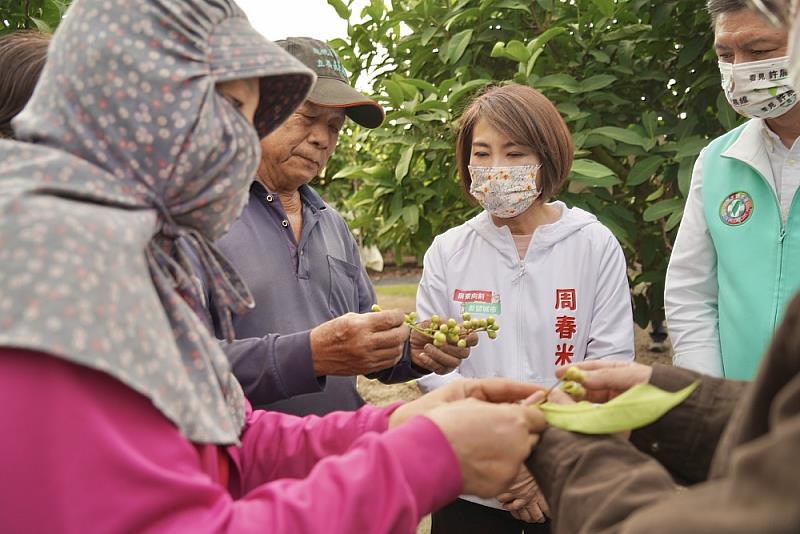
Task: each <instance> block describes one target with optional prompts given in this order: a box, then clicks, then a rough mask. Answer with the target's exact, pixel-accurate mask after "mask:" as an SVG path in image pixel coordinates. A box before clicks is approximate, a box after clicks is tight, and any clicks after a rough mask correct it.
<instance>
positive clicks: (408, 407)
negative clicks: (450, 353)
mask: <svg viewBox="0 0 800 534" xmlns="http://www.w3.org/2000/svg"><path fill="white" fill-rule="evenodd" d="M541 391H544V389H543V388H542V387H541V386H538V385H536V384H524V383H522V382H516V381H514V380H509V379H507V378H483V379H479V380H475V379H466V380H454V381H452V382H450V383H449V384H446V385H444V386H442V387H440V388H439V389H436V390H434V391H431V392H430V393H428V394H426V395H423V396H422V397H420V398H418V399H416V400H413V401H411V402H409V403H406V404H404V405H403V406H400V407H399V408H398V409H397V410H395V411H394V413H392V415H391V416H390V417H389V428H392V427H394V426H396V425H399V424H402V423H403V422H405V421H407V420H408V419H411V418H412V417H414V416H416V415H423V414H426V413H427V412H429V411H431V410H432V409H434V408H437V407H439V406H442V405H445V404H448V403H452V402H455V401H459V400H464V399H477V400H481V401H487V402H492V403H513V402H519V401H521V400H523V399H526V398H529V397H532V396H533V395H534V394H535V393H536V392H541ZM540 394H541V393H540Z"/></svg>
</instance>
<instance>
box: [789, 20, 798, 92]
mask: <svg viewBox="0 0 800 534" xmlns="http://www.w3.org/2000/svg"><path fill="white" fill-rule="evenodd" d="M797 14H798V15H800V10H798V11H797ZM798 18H799V17H798V16H793V17H792V18H791V20H792V22H791V24H792V27H791V29H790V30H789V80H790V82H789V83H790V84H791V86H792V87H794V88H795V89H796V88H798V87H800V20H798Z"/></svg>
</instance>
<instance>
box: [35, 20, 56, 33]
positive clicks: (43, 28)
mask: <svg viewBox="0 0 800 534" xmlns="http://www.w3.org/2000/svg"><path fill="white" fill-rule="evenodd" d="M31 20H32V21H33V23H34V24H35V25H36V29H37V30H39V31H40V32H43V33H52V32H53V30H52V28H50V25H49V24H47V23H46V22H45V21H43V20H42V19H37V18H36V17H31Z"/></svg>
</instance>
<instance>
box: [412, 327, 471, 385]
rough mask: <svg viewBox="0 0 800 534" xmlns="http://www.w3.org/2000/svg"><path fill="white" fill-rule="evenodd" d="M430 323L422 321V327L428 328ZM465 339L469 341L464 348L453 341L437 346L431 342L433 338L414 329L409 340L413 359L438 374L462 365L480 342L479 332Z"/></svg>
mask: <svg viewBox="0 0 800 534" xmlns="http://www.w3.org/2000/svg"><path fill="white" fill-rule="evenodd" d="M430 323H431V322H430V321H424V322H422V323H420V327H422V328H427V327H428V326H429V325H430ZM464 339H465V341H466V342H467V346H466V347H465V348H463V349H462V348H459V347H457V346H456V345H453V344H452V343H445V344H444V346H443V347H437V346H435V345H434V344H433V343H431V338H429V337H428V336H425V335H423V334H420V333H419V332H417V331H416V330H412V331H411V338H410V340H409V342H410V345H411V361H413V362H414V363H415V364H416V365H418V366H420V367H422V368H424V369H428V370H429V371H433V372H434V373H436V374H439V375H444V374H447V373H449V372H451V371H454V370H455V369H456V368H457V367H458V366H459V365H461V360H464V359H466V358H467V357H468V356H469V348H470V347H474V346H475V345H477V344H478V334H476V333H475V332H472V333H471V334H470V335H468V336H467V337H466V338H464Z"/></svg>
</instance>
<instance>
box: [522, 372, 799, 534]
mask: <svg viewBox="0 0 800 534" xmlns="http://www.w3.org/2000/svg"><path fill="white" fill-rule="evenodd" d="M684 373H688V372H687V371H682V370H669V369H660V370H659V371H658V372H656V373H654V382H655V381H658V383H657V384H656V385H659V386H661V387H665V388H667V389H675V386H677V387H680V386H681V385H685V383H686V380H687V379H688V381H689V382H690V381H691V380H692V379H694V378H695V377H698V376H699V375H694V374H693V373H688V374H684ZM681 375H683V377H681ZM673 378H674V381H673ZM701 380H702V383H701V387H699V388H698V390H697V391H695V393H693V395H692V396H691V397H690V398H689V399H687V402H685V403H684V404H682V405H681V406H679V407H678V408H676V409H675V410H673V411H672V412H670V414H669V415H668V416H665V417H664V418H663V419H662V420H659V421H658V422H657V423H656V424H654V425H652V426H651V427H649V428H647V429H643V430H642V431H640V432H638V433H637V438H636V439H637V441H640V442H641V443H640V445H642V444H647V443H649V444H650V447H653V446H654V444H657V446H656V447H655V449H656V451H655V452H656V454H658V455H659V458H660V460H661V461H662V462H663V463H664V464H665V465H666V466H667V467H671V468H672V469H673V470H675V471H677V472H678V473H681V474H683V475H684V476H686V478H690V479H695V480H697V479H699V478H702V476H704V474H706V473H707V472H708V466H709V463H710V458H711V455H712V452H713V450H714V448H715V446H716V444H717V441H718V439H719V436H720V432H721V428H722V427H723V426H724V420H723V419H727V417H728V416H729V415H730V413H731V408H730V405H731V404H732V402H730V401H731V398H735V397H736V396H737V395H739V394H741V393H742V392H743V390H744V389H745V386H744V385H743V384H741V383H738V384H737V383H731V382H726V381H719V380H715V379H710V378H707V377H702V378H701ZM793 383H794V386H795V387H794V389H793V390H792V391H790V392H788V393H787V394H791V395H795V399H794V400H795V401H797V402H800V377H796V379H795V380H794V381H793ZM787 389H790V388H788V387H787ZM717 406H718V407H717ZM723 406H728V408H727V412H725V413H727V414H728V415H725V413H717V412H716V410H720V411H722V410H724V408H723ZM777 423H778V424H776V426H775V427H774V428H773V429H771V430H770V431H769V432H768V433H766V434H764V435H762V436H760V437H759V438H758V439H755V440H752V441H750V442H748V443H745V444H742V445H740V446H738V447H736V448H734V449H733V450H732V451H731V455H730V456H731V462H730V470H729V471H728V472H727V473H726V474H725V475H724V476H722V477H720V478H717V479H716V480H713V481H709V482H706V483H703V484H698V485H696V486H694V487H692V488H688V489H681V488H679V487H678V486H676V484H675V483H674V482H673V479H672V477H671V476H670V474H669V472H668V471H667V469H665V467H664V466H662V465H661V464H659V463H658V462H657V461H655V460H654V459H653V458H651V457H649V456H647V455H645V454H644V453H642V452H641V451H639V450H637V449H636V448H635V447H633V446H632V445H631V444H630V443H628V442H627V441H626V440H624V439H622V438H619V437H613V436H612V437H591V436H582V435H578V434H572V433H569V432H564V431H562V430H559V429H555V428H550V429H548V430H546V431H545V432H544V433H543V434H542V439H541V441H540V443H539V445H538V446H537V448H536V450H535V451H534V454H533V455H532V456H531V457H530V458H529V459H528V467H529V469H530V470H531V472H532V473H533V475H534V477H536V479H537V481H538V482H539V486H540V488H541V489H542V492H543V494H544V496H545V497H546V498H547V500H548V502H549V503H550V507H551V509H552V510H553V520H554V525H553V526H554V529H553V531H554V532H555V533H556V534H558V533H570V534H573V533H592V534H595V533H617V532H620V533H627V532H637V533H638V532H647V533H648V534H649V533H659V532H676V531H679V532H686V533H689V532H703V533H712V534H713V533H716V532H719V533H723V532H725V533H728V532H759V533H772V532H795V533H796V532H798V531H799V530H798V527H800V506H798V500H797V499H798V495H800V493H799V491H800V482H799V481H800V468H798V467H795V466H797V462H796V455H797V451H798V450H800V413H799V412H798V411H796V412H795V413H794V414H793V415H791V416H790V417H788V418H785V419H782V420H781V421H779V422H777ZM672 425H684V426H683V427H680V426H678V427H675V426H672ZM681 450H682V451H683V452H681ZM695 455H697V458H694V456H695ZM682 463H685V464H686V465H687V466H688V467H685V468H684V467H683V466H682V465H681V464H682Z"/></svg>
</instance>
